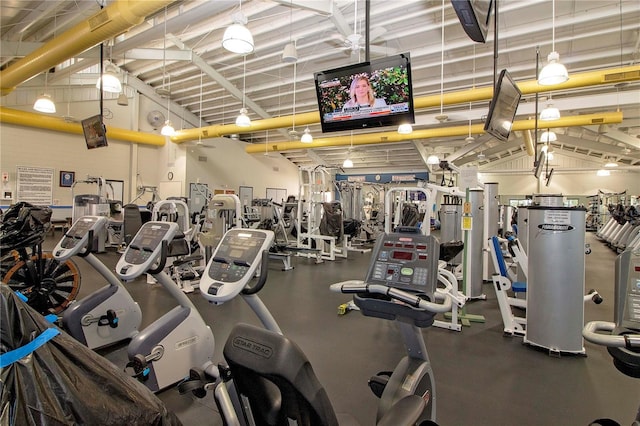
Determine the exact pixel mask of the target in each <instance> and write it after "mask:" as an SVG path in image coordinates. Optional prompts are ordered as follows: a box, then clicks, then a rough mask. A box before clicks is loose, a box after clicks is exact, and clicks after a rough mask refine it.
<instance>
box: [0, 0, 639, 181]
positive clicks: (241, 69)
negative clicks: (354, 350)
mask: <svg viewBox="0 0 640 426" xmlns="http://www.w3.org/2000/svg"><path fill="white" fill-rule="evenodd" d="M112 3H113V2H109V1H107V2H106V3H105V4H104V6H105V7H109V6H110V5H111V4H112ZM367 3H368V4H367ZM367 7H368V8H369V20H368V23H369V25H368V28H369V34H370V38H371V40H370V41H369V51H370V58H371V59H374V58H376V57H379V56H386V55H391V54H394V53H403V52H409V53H410V54H411V60H412V73H413V93H414V99H417V98H422V97H428V96H433V95H439V94H440V93H445V94H446V93H452V92H460V91H465V90H469V89H473V88H483V87H491V86H492V84H493V79H494V62H495V64H496V65H497V67H496V69H497V71H499V70H500V69H503V68H507V69H508V70H509V72H510V73H511V75H512V76H513V78H514V79H515V80H516V82H526V81H532V80H535V76H536V56H537V54H536V52H537V49H538V50H539V58H540V63H541V64H540V66H542V65H543V64H544V63H546V56H547V54H548V53H549V52H550V51H551V50H552V40H553V34H554V32H555V50H556V51H558V52H559V54H560V60H561V62H562V63H563V64H565V65H566V67H567V68H568V70H569V73H570V75H578V74H580V73H585V72H590V71H599V70H606V69H611V68H618V67H623V66H625V67H626V66H630V65H638V63H639V61H640V2H638V1H637V0H620V1H606V0H605V1H600V0H589V1H584V0H582V1H580V0H562V1H557V2H555V19H553V16H554V14H553V13H552V10H553V7H554V3H552V1H550V0H528V1H502V2H500V3H499V8H498V37H497V38H498V46H497V52H498V55H497V57H494V38H495V34H494V31H493V28H492V29H491V30H490V32H489V35H488V41H487V43H485V44H481V43H474V42H473V41H471V40H470V39H469V38H468V37H467V35H466V34H465V33H464V31H463V29H462V27H461V25H460V22H459V20H458V18H457V16H456V14H455V11H454V9H453V7H452V6H451V3H450V1H449V0H447V1H444V3H443V2H442V1H424V0H357V1H354V0H333V1H332V0H245V1H243V2H242V3H241V5H240V3H239V2H238V1H237V0H234V1H226V0H216V1H211V0H201V1H186V0H185V1H173V2H168V6H167V8H166V9H164V8H160V9H159V10H158V11H156V12H154V13H153V14H152V15H151V16H147V18H146V19H145V20H144V22H142V23H141V24H140V25H137V26H134V27H132V28H131V29H130V30H129V31H127V32H125V33H123V34H121V35H118V36H116V37H115V38H109V39H108V40H106V43H107V44H106V45H105V46H106V47H105V50H104V52H105V53H104V54H105V57H106V58H107V59H108V60H110V61H111V62H112V63H113V64H115V65H116V66H117V67H118V68H119V69H120V73H121V74H120V75H121V77H122V78H123V80H124V81H125V83H126V84H125V91H126V93H127V94H128V95H129V96H130V97H131V96H132V95H133V93H134V91H137V92H138V93H140V94H141V96H145V97H148V98H149V99H151V100H152V101H153V102H155V103H156V104H157V109H158V110H160V111H163V112H165V114H166V109H167V103H168V102H167V99H166V94H167V93H169V101H170V102H169V107H170V109H171V112H172V113H173V114H175V115H176V116H180V117H181V121H182V122H181V123H180V124H178V123H174V124H176V127H178V128H192V127H204V126H208V125H230V124H233V123H234V121H235V117H236V116H237V114H238V111H239V109H240V108H241V107H242V104H243V99H242V97H243V96H242V94H243V92H244V94H245V99H244V102H245V104H246V105H247V108H248V110H249V113H250V117H251V119H252V120H254V122H255V121H256V120H261V119H268V118H273V117H282V116H292V115H296V114H297V115H300V114H303V113H308V112H314V111H317V110H318V107H317V101H316V95H315V87H314V81H313V73H314V72H316V71H322V70H328V69H332V68H336V67H341V66H345V65H348V64H352V63H357V62H362V61H365V59H366V51H365V46H366V42H365V33H366V32H365V29H366V28H367V25H366V24H367V19H366V14H365V10H366V8H367ZM99 9H100V3H99V2H96V1H89V0H81V1H78V0H73V1H67V0H64V1H21V0H2V8H1V14H2V16H1V22H0V25H1V27H0V30H1V42H2V44H1V50H0V53H1V57H0V64H1V66H2V70H3V71H5V70H7V69H11V67H12V66H15V64H17V63H19V61H20V60H21V58H22V57H24V56H26V55H28V54H29V53H31V52H33V51H34V50H35V49H36V48H37V47H39V46H40V45H41V44H43V43H46V42H48V41H50V40H53V39H56V38H57V37H60V36H61V35H63V34H64V33H65V32H67V31H68V30H69V29H71V28H72V27H73V26H75V25H76V24H78V23H79V22H82V21H86V20H87V19H88V18H89V17H91V16H92V15H94V14H95V13H96V12H98V11H99ZM239 9H241V10H242V13H243V14H244V15H246V16H247V18H248V24H247V26H248V28H249V29H250V30H251V32H252V33H253V37H254V40H255V50H254V52H253V53H251V54H249V55H247V56H246V58H245V57H243V56H241V55H237V54H233V53H230V52H228V51H226V50H224V49H223V48H222V46H221V39H222V34H223V32H224V30H225V28H226V27H227V26H228V25H229V24H231V22H232V17H231V15H232V13H234V12H238V11H239ZM443 12H444V20H443V19H442V16H443ZM356 13H357V14H356ZM165 17H166V20H165ZM354 21H355V22H354ZM491 25H493V23H492V24H491ZM443 32H444V37H443ZM354 33H355V34H359V35H360V36H361V38H360V43H359V44H358V45H357V46H347V45H346V44H345V39H346V38H347V37H348V36H350V35H352V34H354ZM290 41H295V43H296V46H297V55H298V61H297V63H296V65H295V66H294V65H293V64H290V63H284V62H283V61H282V59H281V57H282V51H283V48H284V46H285V45H286V44H287V43H288V42H290ZM98 52H99V49H98V47H97V46H93V47H91V48H89V49H88V50H86V51H84V52H83V53H81V54H78V55H77V56H75V57H72V58H69V60H66V61H64V62H62V63H60V64H58V65H56V66H55V70H50V72H49V73H48V76H47V82H46V84H47V85H48V86H49V88H50V90H49V91H52V92H53V95H54V98H56V97H61V98H63V99H65V100H69V99H71V100H87V99H90V98H97V96H98V94H97V93H96V92H97V91H96V90H95V89H93V90H89V88H91V87H92V85H94V84H95V79H96V76H97V74H96V73H97V72H98V70H99V67H98V65H97V64H98V63H99V54H98ZM245 59H246V62H245ZM44 70H46V68H45V69H44ZM44 70H42V71H44ZM245 70H246V71H245ZM294 75H295V80H294ZM44 84H45V78H44V74H43V73H42V72H41V73H40V74H38V75H35V76H29V78H28V79H25V81H24V82H23V83H22V84H20V85H19V86H18V87H17V88H16V89H15V90H14V91H13V92H11V93H10V94H9V95H6V96H4V97H3V98H2V101H1V102H2V105H3V106H6V107H13V108H18V109H20V108H22V109H30V105H32V104H33V101H34V100H35V98H36V96H37V95H38V93H39V92H41V91H42V89H43V85H44ZM4 88H5V87H3V89H4ZM294 88H295V90H294ZM243 89H244V90H243ZM550 95H551V93H549V92H541V93H539V94H538V104H539V108H540V109H542V108H543V107H544V106H545V105H546V103H547V98H548V97H549V96H550ZM108 96H116V97H117V95H108ZM294 100H295V101H294ZM553 101H554V104H555V106H557V107H558V108H559V109H560V110H561V112H562V115H563V117H567V116H579V115H583V114H593V113H601V112H613V111H617V110H620V111H622V112H623V115H624V121H623V122H622V123H619V124H615V125H611V126H608V127H607V128H603V127H600V128H599V127H598V126H581V127H564V128H558V129H555V131H556V133H557V134H558V141H557V142H556V143H554V144H553V146H554V149H555V150H556V152H560V153H563V154H565V155H566V156H567V157H570V158H574V159H583V160H593V161H595V160H597V161H602V160H604V159H605V158H609V159H614V160H617V161H618V162H619V163H620V164H621V165H622V166H628V167H633V166H638V165H640V139H638V135H639V134H640V77H636V78H635V79H634V80H633V81H631V82H628V83H623V84H608V85H598V86H588V87H579V88H573V89H567V90H557V91H555V92H553ZM488 103H489V102H488V100H481V101H474V102H462V103H458V104H455V105H442V104H441V105H436V106H433V107H429V108H421V109H418V110H417V111H416V124H415V125H414V130H420V129H437V128H449V127H452V126H470V125H477V124H481V123H482V122H483V119H484V117H485V116H486V114H487V112H488ZM535 105H536V95H534V94H527V95H525V96H524V97H523V100H522V102H521V104H520V106H519V108H518V116H517V120H525V119H528V118H531V117H532V116H533V115H534V113H535ZM62 109H64V108H62ZM58 113H59V115H64V111H62V112H60V108H59V112H58ZM144 113H145V112H144V111H141V114H144ZM438 115H446V116H447V117H448V118H447V120H446V121H439V120H437V119H436V116H438ZM304 127H305V126H300V125H296V126H295V128H292V127H288V128H281V129H271V130H268V131H255V132H247V133H242V134H240V135H236V136H233V137H232V136H230V139H233V138H240V139H242V140H245V141H248V142H251V143H255V144H261V146H265V149H266V148H267V147H268V145H267V144H265V142H269V145H272V144H273V143H275V142H283V141H289V140H299V138H300V135H301V133H302V130H303V129H304ZM309 127H310V130H311V131H312V133H313V135H314V137H315V138H316V140H319V139H321V138H327V137H334V136H336V134H330V135H329V134H326V135H322V133H321V130H320V126H319V124H318V123H315V124H312V125H310V126H309ZM390 131H391V132H392V131H395V129H390V128H384V129H379V130H377V131H376V133H379V132H390ZM467 136H469V135H468V134H466V135H460V136H455V137H442V136H436V137H429V138H424V139H412V140H405V141H400V142H394V143H376V144H370V145H357V146H356V147H355V148H354V149H353V151H352V152H351V154H349V150H350V147H349V146H344V145H338V146H323V147H314V146H313V145H311V146H309V148H308V149H306V147H305V149H300V148H296V149H289V150H285V151H279V154H277V155H283V156H285V157H286V158H288V159H289V160H290V161H292V162H294V163H295V164H297V165H300V166H314V165H325V166H331V167H334V166H340V165H341V164H342V161H343V160H344V159H345V158H346V156H347V155H350V156H351V158H352V160H353V161H354V165H355V167H356V168H357V169H359V170H361V171H367V170H370V171H374V170H378V171H379V170H412V171H413V170H424V168H425V161H426V157H427V156H428V155H429V154H431V153H436V154H438V155H439V156H440V157H441V158H442V157H447V158H448V159H450V160H451V161H452V162H453V163H454V164H455V165H457V166H463V165H465V164H474V165H475V164H477V165H479V166H480V169H498V168H500V167H501V165H504V164H505V161H506V160H520V163H521V164H522V165H523V167H524V168H527V167H529V168H530V167H532V165H533V157H530V156H528V155H527V153H526V150H525V146H524V139H523V133H522V132H513V133H512V135H511V138H510V140H509V142H507V143H503V142H498V141H497V140H495V139H493V138H491V137H490V136H488V135H484V134H471V136H472V137H473V138H474V140H473V141H471V139H469V138H467ZM379 139H380V138H379V136H374V135H372V140H379ZM465 139H466V140H465ZM230 143H233V141H232V140H231V141H230ZM205 145H206V141H205ZM329 145H331V144H329ZM479 154H481V155H480V158H479V157H478V155H479ZM274 155H275V154H274Z"/></svg>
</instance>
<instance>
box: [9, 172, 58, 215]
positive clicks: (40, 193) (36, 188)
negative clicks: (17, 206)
mask: <svg viewBox="0 0 640 426" xmlns="http://www.w3.org/2000/svg"><path fill="white" fill-rule="evenodd" d="M53 171H54V170H53V169H48V168H45V167H31V166H17V167H16V196H17V201H25V202H27V203H31V204H35V205H39V206H50V205H51V203H52V201H53Z"/></svg>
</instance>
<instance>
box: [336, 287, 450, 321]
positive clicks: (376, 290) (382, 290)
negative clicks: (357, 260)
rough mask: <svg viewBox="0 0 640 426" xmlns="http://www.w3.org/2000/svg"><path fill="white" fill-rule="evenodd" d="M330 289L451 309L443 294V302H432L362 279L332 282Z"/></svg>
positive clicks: (436, 309) (429, 308) (432, 308)
mask: <svg viewBox="0 0 640 426" xmlns="http://www.w3.org/2000/svg"><path fill="white" fill-rule="evenodd" d="M329 288H330V290H331V291H333V292H336V293H372V294H383V295H385V296H388V297H390V298H392V299H395V300H399V301H400V302H404V303H406V304H408V305H409V306H413V307H414V308H418V309H424V310H426V311H429V312H435V313H443V312H449V311H450V310H451V303H452V302H451V297H450V296H449V295H448V294H444V302H443V303H433V302H429V301H426V300H424V299H422V298H420V297H418V296H416V295H414V294H411V293H408V292H406V291H404V290H400V289H399V288H392V287H387V286H386V285H381V284H365V283H364V282H363V281H355V280H352V281H343V282H340V283H336V284H332V285H331V286H330V287H329Z"/></svg>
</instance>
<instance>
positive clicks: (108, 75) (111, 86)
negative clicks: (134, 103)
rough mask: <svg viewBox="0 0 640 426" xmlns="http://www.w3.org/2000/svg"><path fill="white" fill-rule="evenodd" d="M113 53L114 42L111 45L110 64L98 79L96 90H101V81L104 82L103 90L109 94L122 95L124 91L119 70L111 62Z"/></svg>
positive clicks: (108, 63)
mask: <svg viewBox="0 0 640 426" xmlns="http://www.w3.org/2000/svg"><path fill="white" fill-rule="evenodd" d="M112 51H113V41H112V42H111V44H110V45H109V62H107V65H106V67H105V70H104V71H103V72H102V73H101V74H100V77H98V81H97V82H96V89H98V90H100V80H102V90H104V91H105V92H108V93H120V92H121V91H122V84H121V83H120V79H119V78H118V68H117V67H116V66H115V65H114V64H113V62H111V53H112Z"/></svg>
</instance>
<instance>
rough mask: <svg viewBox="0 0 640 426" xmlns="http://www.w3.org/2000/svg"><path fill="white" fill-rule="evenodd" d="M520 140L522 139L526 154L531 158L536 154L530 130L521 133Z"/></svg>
mask: <svg viewBox="0 0 640 426" xmlns="http://www.w3.org/2000/svg"><path fill="white" fill-rule="evenodd" d="M522 139H524V147H525V148H526V150H527V154H528V155H529V156H530V157H533V156H534V155H535V153H536V149H535V142H534V141H533V136H531V130H525V131H523V132H522Z"/></svg>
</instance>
